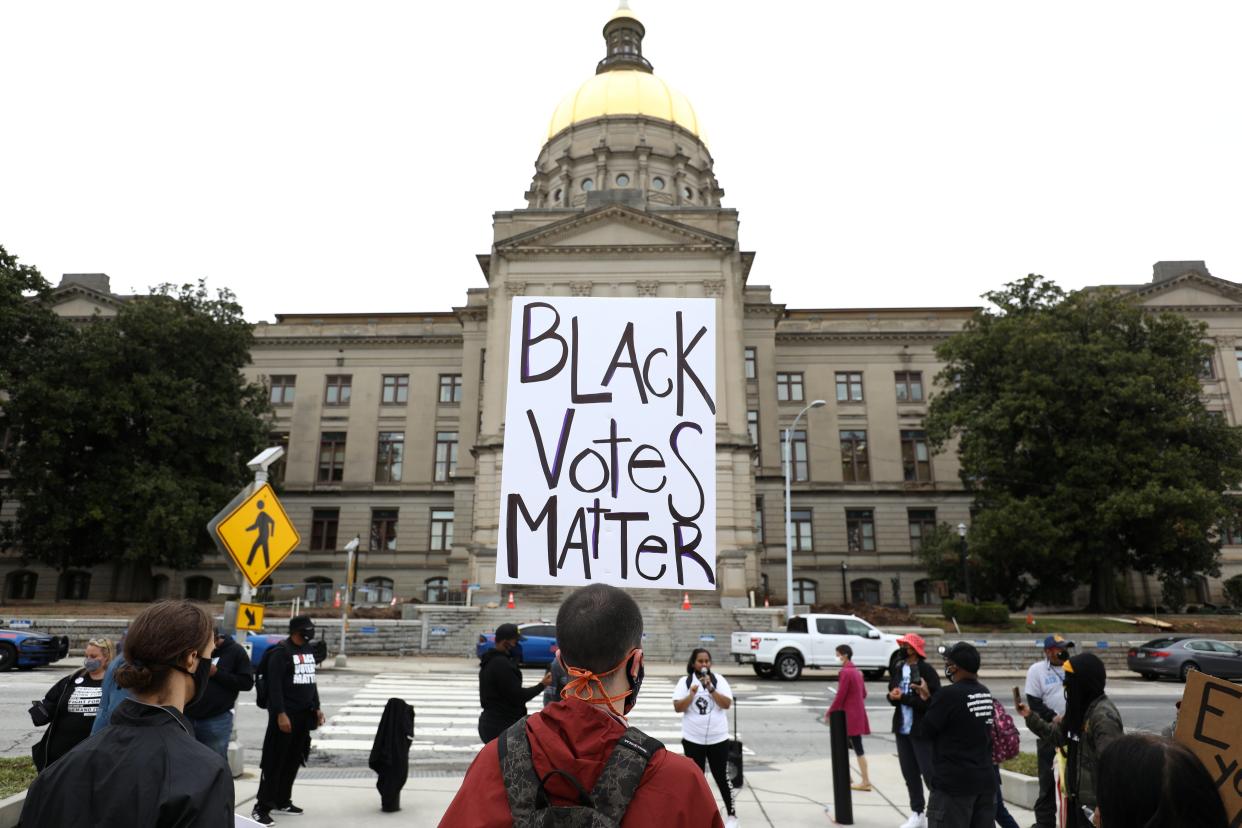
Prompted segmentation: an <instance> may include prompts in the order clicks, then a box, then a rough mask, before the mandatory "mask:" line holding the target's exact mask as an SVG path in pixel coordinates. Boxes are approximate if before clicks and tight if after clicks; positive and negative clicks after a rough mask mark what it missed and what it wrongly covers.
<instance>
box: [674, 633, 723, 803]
mask: <svg viewBox="0 0 1242 828" xmlns="http://www.w3.org/2000/svg"><path fill="white" fill-rule="evenodd" d="M732 706H733V691H732V690H730V689H729V682H728V681H727V680H726V679H725V677H724V676H718V675H716V674H715V673H713V672H712V654H711V653H709V652H708V651H707V650H704V649H702V648H700V649H696V650H694V651H693V652H691V653H690V660H689V661H687V662H686V677H685V678H684V679H681V680H679V681H678V682H677V684H676V685H675V686H674V687H673V709H674V710H676V711H677V712H678V713H681V714H682V719H681V747H682V751H683V752H684V753H685V754H686V756H688V757H690V758H691V759H693V760H694V763H695V764H696V765H698V766H699V770H703V765H704V763H705V762H706V763H707V764H708V765H710V766H711V769H712V776H713V777H714V778H715V780H716V787H717V788H719V789H720V798H721V799H723V800H724V804H725V811H726V812H727V813H728V817H727V818H726V819H725V828H736V826H737V824H738V823H737V815H736V813H735V812H734V810H733V789H732V787H730V785H729V776H728V772H727V771H726V765H727V764H728V760H729V719H728V716H726V715H725V711H726V710H728V709H729V708H730V707H732Z"/></svg>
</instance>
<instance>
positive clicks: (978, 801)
mask: <svg viewBox="0 0 1242 828" xmlns="http://www.w3.org/2000/svg"><path fill="white" fill-rule="evenodd" d="M995 820H996V791H987V792H985V793H978V794H946V793H944V792H943V791H932V792H931V801H930V802H928V803H927V828H994V826H995V825H996V822H995Z"/></svg>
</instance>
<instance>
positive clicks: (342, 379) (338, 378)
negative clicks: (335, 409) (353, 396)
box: [323, 374, 354, 405]
mask: <svg viewBox="0 0 1242 828" xmlns="http://www.w3.org/2000/svg"><path fill="white" fill-rule="evenodd" d="M353 379H354V378H353V376H352V375H351V374H331V375H329V376H328V377H327V378H326V379H325V380H324V387H323V404H324V405H349V394H350V384H351V383H352V382H353Z"/></svg>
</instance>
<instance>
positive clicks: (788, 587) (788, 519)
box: [785, 400, 827, 622]
mask: <svg viewBox="0 0 1242 828" xmlns="http://www.w3.org/2000/svg"><path fill="white" fill-rule="evenodd" d="M825 405H827V403H826V402H824V401H823V400H815V401H814V402H812V403H811V404H810V405H808V406H807V407H806V408H804V409H802V410H801V411H799V412H798V416H797V417H794V421H793V425H791V426H790V427H789V428H787V429H785V621H786V622H788V621H789V619H790V618H793V614H794V612H793V518H792V516H791V515H790V501H789V479H790V474H791V472H790V464H791V462H792V449H791V446H790V445H789V441H790V439H792V437H793V433H794V432H795V431H797V429H798V421H799V420H801V419H802V415H803V414H805V413H806V412H808V411H810V410H811V409H812V408H820V407H821V406H825Z"/></svg>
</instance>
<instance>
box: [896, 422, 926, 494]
mask: <svg viewBox="0 0 1242 828" xmlns="http://www.w3.org/2000/svg"><path fill="white" fill-rule="evenodd" d="M901 468H902V473H903V474H904V475H905V479H906V481H907V482H910V483H923V482H927V481H929V480H931V479H932V473H931V454H930V453H929V452H928V450H927V434H926V433H925V432H922V431H902V432H901Z"/></svg>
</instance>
